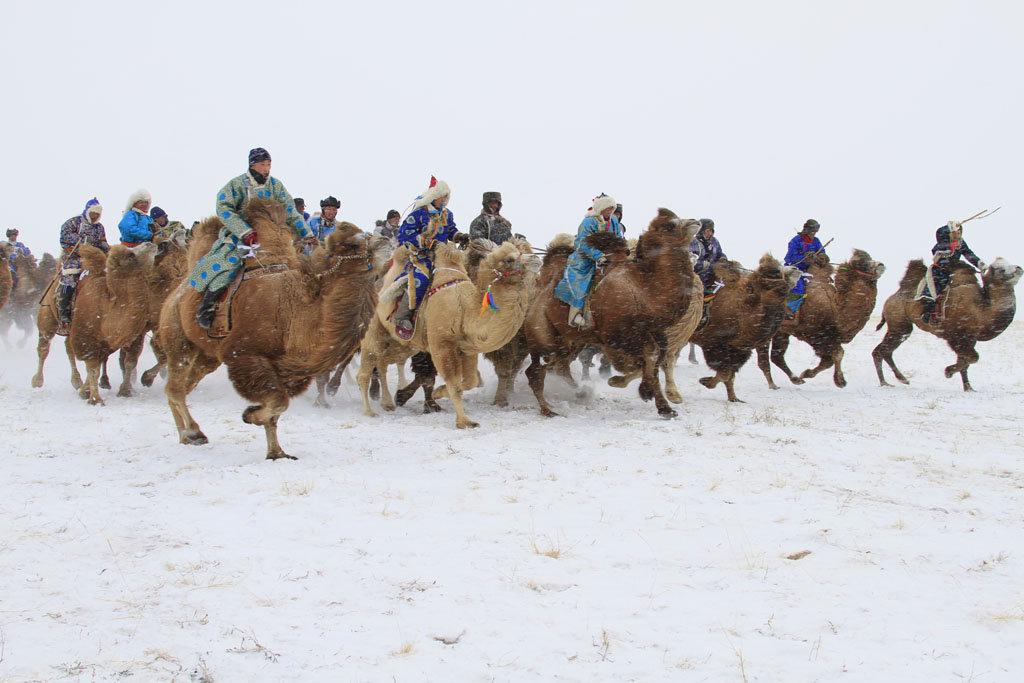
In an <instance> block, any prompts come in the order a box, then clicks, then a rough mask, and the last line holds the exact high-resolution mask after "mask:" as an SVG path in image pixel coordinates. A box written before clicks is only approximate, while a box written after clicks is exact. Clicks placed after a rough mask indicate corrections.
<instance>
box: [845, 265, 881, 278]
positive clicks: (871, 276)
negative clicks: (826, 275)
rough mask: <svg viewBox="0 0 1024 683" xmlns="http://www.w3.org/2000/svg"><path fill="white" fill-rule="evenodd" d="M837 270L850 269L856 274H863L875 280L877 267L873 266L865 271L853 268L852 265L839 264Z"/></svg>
mask: <svg viewBox="0 0 1024 683" xmlns="http://www.w3.org/2000/svg"><path fill="white" fill-rule="evenodd" d="M839 270H852V271H853V272H855V273H857V274H858V275H863V276H864V277H866V278H868V279H870V280H877V279H878V269H877V268H873V269H872V270H871V272H870V273H866V272H864V271H863V270H860V269H859V268H854V267H852V266H839Z"/></svg>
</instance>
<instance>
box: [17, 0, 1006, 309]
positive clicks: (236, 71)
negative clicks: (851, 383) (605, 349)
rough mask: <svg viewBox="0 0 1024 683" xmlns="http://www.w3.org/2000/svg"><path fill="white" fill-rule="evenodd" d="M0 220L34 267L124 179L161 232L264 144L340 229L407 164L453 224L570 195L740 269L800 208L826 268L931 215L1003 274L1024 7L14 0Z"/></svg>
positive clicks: (553, 213) (898, 259) (898, 256)
mask: <svg viewBox="0 0 1024 683" xmlns="http://www.w3.org/2000/svg"><path fill="white" fill-rule="evenodd" d="M4 11H5V21H4V22H3V24H2V25H0V57H2V58H3V63H4V64H5V65H6V68H5V69H4V71H3V75H2V76H0V79H2V82H3V91H4V93H6V94H7V97H5V105H4V106H3V107H2V111H0V117H2V121H3V124H4V125H3V130H4V133H5V134H4V144H3V152H4V157H3V164H2V165H0V181H2V186H3V188H4V189H5V190H6V201H5V202H4V211H3V214H2V217H0V221H2V224H3V227H4V228H6V227H10V226H17V227H18V228H19V229H20V230H21V232H22V235H21V237H22V240H23V241H25V242H27V243H28V244H29V246H30V247H32V248H33V249H34V250H35V251H37V252H42V251H44V250H48V251H55V250H56V248H57V234H58V228H59V226H60V224H61V223H62V222H63V221H64V220H66V219H67V218H68V217H69V216H72V215H74V214H76V213H79V212H80V211H81V210H82V207H83V206H84V204H85V201H86V200H87V199H89V198H91V197H92V196H94V195H95V196H97V197H98V198H99V199H100V201H101V202H102V204H103V205H104V207H105V212H104V218H103V222H104V224H105V226H106V228H107V234H108V237H110V238H111V239H112V240H114V239H116V236H117V228H116V226H117V222H118V220H119V219H120V216H121V211H122V209H123V207H124V202H125V200H126V199H127V197H128V195H129V194H130V193H131V192H132V191H133V190H135V189H136V188H138V187H146V188H148V189H149V190H150V191H151V192H152V194H153V198H154V202H155V203H156V204H157V205H159V206H161V207H163V208H164V209H166V210H167V211H168V212H169V213H170V214H171V217H172V218H174V219H178V220H182V221H183V222H184V223H186V225H188V224H191V221H192V220H194V219H197V218H201V217H204V216H207V215H209V214H211V213H212V212H213V208H214V196H215V193H216V191H217V190H218V189H219V188H220V187H221V186H222V185H223V183H224V182H226V181H227V180H228V179H229V178H231V177H233V176H235V175H238V174H239V173H241V172H243V171H244V169H245V165H246V153H247V151H248V150H249V149H250V148H251V147H254V146H263V147H266V148H267V149H269V150H270V152H271V154H272V155H273V157H274V169H273V174H274V175H275V176H276V177H278V178H279V179H281V180H282V181H283V182H284V183H285V185H286V186H287V187H288V189H289V190H290V191H291V192H292V193H293V194H294V195H297V196H302V197H304V198H305V199H306V201H307V206H309V207H314V208H315V207H316V206H317V203H318V201H319V199H321V198H322V197H325V196H326V195H328V194H333V195H335V196H337V197H339V198H340V199H341V202H342V209H341V214H340V217H341V218H344V219H348V220H352V221H353V222H355V223H356V224H357V225H359V226H360V227H363V228H364V229H370V228H372V227H373V220H374V219H376V218H382V217H383V216H384V214H385V212H386V211H387V210H388V209H390V208H397V209H399V210H402V209H404V208H405V207H406V206H407V205H408V204H409V202H410V201H411V200H412V198H413V197H415V196H416V195H417V194H418V193H419V192H420V191H421V190H422V189H423V188H424V187H425V186H426V183H427V181H428V179H429V177H430V174H432V173H433V174H435V175H437V176H438V177H439V178H443V179H445V180H447V181H448V183H449V184H450V185H451V186H452V190H453V194H452V204H451V208H452V209H453V211H454V212H455V215H456V221H457V223H458V224H459V225H460V226H461V227H463V228H467V229H468V226H469V222H470V220H472V218H473V217H474V216H475V215H476V214H477V213H478V211H479V207H480V195H481V193H482V192H483V191H485V190H492V189H495V190H500V191H501V192H502V193H503V196H504V202H505V209H504V213H505V214H506V215H507V216H508V217H509V218H510V219H511V220H512V221H513V224H514V227H515V229H516V230H517V231H518V232H522V233H524V234H526V235H527V237H529V238H531V240H532V241H534V242H535V243H544V242H546V241H547V240H548V239H549V238H550V237H552V236H553V235H554V234H555V233H557V232H575V229H576V227H577V225H578V224H579V221H580V218H581V217H582V214H583V213H584V211H585V210H586V208H587V206H588V203H589V200H590V199H591V198H592V197H593V196H594V195H595V194H597V193H599V192H607V193H609V194H611V195H613V196H615V197H616V199H617V200H618V201H620V202H621V203H623V204H624V205H625V223H626V225H627V226H628V227H629V230H630V234H632V235H636V234H637V233H638V232H639V231H640V230H642V229H643V228H644V227H645V226H646V224H647V222H648V221H649V220H650V218H651V217H652V216H653V215H654V212H655V210H656V208H657V207H658V206H667V207H669V208H671V209H673V210H674V211H676V212H677V213H679V214H680V215H684V216H693V217H700V216H710V217H712V218H714V219H715V222H716V225H717V228H718V233H717V234H718V237H719V238H720V239H721V241H722V243H723V247H724V248H725V251H726V253H727V254H728V255H729V256H731V257H732V258H738V259H739V260H741V261H743V262H744V263H746V264H748V265H750V264H753V262H754V261H755V260H756V258H757V257H758V256H760V254H762V253H764V252H765V251H768V250H771V251H772V252H773V253H775V254H776V255H777V256H781V255H782V254H783V253H784V250H785V245H786V243H787V241H788V240H789V239H790V238H791V237H792V235H793V234H794V230H796V229H797V228H798V227H799V226H800V225H801V224H802V223H803V221H804V220H805V219H806V218H808V217H814V218H817V219H818V220H819V221H820V222H821V224H822V231H821V233H820V236H821V237H822V239H823V241H825V240H828V239H830V238H833V237H834V238H835V242H834V243H833V244H832V246H830V247H829V252H830V253H831V254H832V255H833V259H834V260H841V259H845V258H846V257H847V256H848V255H849V252H850V249H851V248H852V247H854V246H857V247H861V248H866V249H867V250H868V251H870V252H871V254H872V255H873V256H875V258H878V259H881V260H883V261H885V262H886V264H887V265H888V266H889V269H890V271H889V274H888V275H887V276H886V278H885V280H883V284H882V288H883V289H882V294H883V296H884V295H886V294H887V293H888V292H889V290H891V289H893V288H894V287H895V281H896V279H897V278H898V275H899V274H900V273H902V271H903V269H904V267H905V264H906V261H907V260H908V259H909V258H914V257H920V256H923V255H924V254H926V253H927V252H928V250H929V249H930V247H931V245H932V242H933V238H934V231H935V228H937V227H938V226H939V225H941V224H943V223H944V222H945V221H946V220H947V219H950V218H961V219H962V218H965V217H967V216H969V215H971V214H973V213H975V212H977V211H980V210H981V209H985V208H989V209H993V208H995V207H996V206H999V205H1002V206H1003V209H1002V211H1000V212H999V213H998V214H997V215H996V216H994V217H993V218H991V219H990V220H987V221H983V222H978V223H971V224H969V225H968V229H967V231H966V233H965V237H966V239H967V241H968V243H969V244H970V245H971V246H972V247H973V248H974V249H975V251H976V252H978V254H979V256H981V258H982V259H984V260H986V261H991V260H992V259H993V258H995V257H996V256H1000V255H1001V256H1004V257H1007V258H1009V259H1010V260H1011V261H1014V262H1016V263H1021V262H1022V261H1024V238H1022V237H1021V228H1022V227H1024V226H1022V220H1021V219H1022V212H1024V208H1022V202H1021V201H1020V199H1021V187H1022V179H1024V178H1022V175H1024V174H1022V172H1021V165H1020V159H1021V157H1022V153H1024V134H1022V132H1021V125H1020V116H1021V111H1022V110H1024V90H1022V85H1021V79H1020V73H1019V72H1020V68H1021V64H1024V41H1022V40H1021V38H1020V37H1021V35H1022V34H1024V6H1022V5H1020V4H1019V3H1015V2H1009V1H1007V2H891V1H890V2H858V3H843V5H842V6H839V5H838V4H837V3H821V2H773V3H761V2H642V1H641V2H637V1H632V2H552V1H547V2H537V1H533V0H524V1H520V2H517V3H514V4H513V3H506V4H503V5H497V4H491V3H483V2H436V1H435V2H430V3H426V2H400V3H387V2H377V3H359V4H358V5H355V4H353V3H347V2H290V3H268V2H259V1H253V2H248V3H242V4H239V3H218V2H191V1H184V2H174V3H170V2H168V3H160V4H153V3H143V2H95V3H88V4H80V3H70V2H49V3H48V2H38V3H13V4H11V6H9V7H6V8H5V10H4Z"/></svg>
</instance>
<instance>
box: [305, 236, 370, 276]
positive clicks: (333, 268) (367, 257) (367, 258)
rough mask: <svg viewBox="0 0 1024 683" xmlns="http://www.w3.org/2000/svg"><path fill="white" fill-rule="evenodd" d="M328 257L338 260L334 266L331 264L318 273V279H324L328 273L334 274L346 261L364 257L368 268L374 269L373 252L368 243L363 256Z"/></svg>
mask: <svg viewBox="0 0 1024 683" xmlns="http://www.w3.org/2000/svg"><path fill="white" fill-rule="evenodd" d="M327 258H329V259H335V261H336V262H335V264H334V265H333V266H331V267H330V268H328V269H327V270H325V271H324V272H322V273H317V275H316V279H317V281H321V280H323V279H324V278H325V277H327V276H328V275H334V273H335V272H336V271H337V270H338V268H340V267H341V264H342V263H343V262H344V261H351V260H353V259H363V260H364V261H366V270H368V271H369V270H373V254H371V253H370V245H369V244H367V245H366V251H365V252H363V254H362V256H360V255H359V254H349V255H348V256H328V257H327Z"/></svg>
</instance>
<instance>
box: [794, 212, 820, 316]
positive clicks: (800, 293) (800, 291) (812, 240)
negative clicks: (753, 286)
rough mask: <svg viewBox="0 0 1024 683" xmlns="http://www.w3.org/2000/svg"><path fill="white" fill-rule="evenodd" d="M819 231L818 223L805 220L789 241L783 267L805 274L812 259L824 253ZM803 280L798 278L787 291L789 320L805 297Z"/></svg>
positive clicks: (801, 277)
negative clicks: (790, 267)
mask: <svg viewBox="0 0 1024 683" xmlns="http://www.w3.org/2000/svg"><path fill="white" fill-rule="evenodd" d="M820 229H821V224H820V223H818V221H816V220H814V219H813V218H808V219H807V221H806V222H805V223H804V227H803V230H801V231H800V232H799V233H797V234H796V235H795V236H794V237H793V239H791V240H790V241H789V250H788V251H787V252H786V259H785V262H784V263H785V265H787V266H796V267H797V268H799V269H800V270H801V271H803V272H804V273H806V272H807V269H808V268H810V266H811V263H812V262H813V261H814V257H815V256H817V255H818V254H824V253H825V247H824V246H822V244H821V240H819V239H818V238H817V234H818V230H820ZM804 278H805V276H804V275H801V276H800V280H799V281H798V282H797V283H796V286H795V287H793V289H791V290H789V296H787V297H786V308H787V309H789V310H788V311H787V312H786V317H787V318H789V319H790V320H792V319H793V318H795V317H796V312H797V309H799V308H800V305H801V304H802V303H803V302H804V297H805V296H807V294H806V292H807V285H806V283H805V282H804Z"/></svg>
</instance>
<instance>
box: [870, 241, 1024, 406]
mask: <svg viewBox="0 0 1024 683" xmlns="http://www.w3.org/2000/svg"><path fill="white" fill-rule="evenodd" d="M926 271H927V268H926V266H925V265H924V261H922V260H921V259H917V260H914V261H911V262H910V263H909V264H908V265H907V271H906V273H905V274H904V275H903V279H902V280H900V287H899V290H898V291H897V292H896V293H895V294H893V295H892V296H890V297H889V298H888V299H886V300H885V306H884V308H883V309H882V322H880V323H879V324H878V327H877V328H875V329H877V330H880V329H882V327H884V326H885V325H888V326H889V329H888V330H886V332H885V338H884V339H882V343H880V344H879V345H878V346H876V347H875V349H874V351H872V352H871V356H872V357H873V358H874V360H875V370H876V371H877V372H878V382H879V384H881V385H882V386H890V385H889V383H888V382H886V381H885V376H884V375H883V374H882V361H883V360H884V361H885V362H886V363H888V364H889V367H890V368H891V369H892V372H893V374H894V375H896V379H897V380H899V381H900V382H903V383H904V384H910V382H909V381H908V380H907V378H906V377H904V376H903V373H901V372H900V371H899V369H898V368H897V367H896V363H895V362H893V359H892V353H893V351H895V350H896V348H897V347H899V345H900V344H902V343H903V342H904V341H906V339H907V337H909V336H910V334H911V332H913V331H914V326H915V325H916V326H917V327H919V328H921V329H922V330H924V331H925V332H931V333H932V334H934V335H935V336H936V337H939V338H940V339H944V340H945V341H946V343H947V344H949V347H950V348H951V349H953V351H954V352H955V353H956V363H954V364H953V365H950V366H947V367H946V370H945V372H946V377H947V378H949V377H952V376H953V375H955V374H956V373H958V372H959V373H960V378H961V380H962V381H963V385H964V391H973V389H972V388H971V383H970V381H968V379H967V368H968V367H969V366H970V365H971V364H972V363H977V362H978V358H979V356H978V352H977V351H975V350H974V346H975V344H977V343H978V342H980V341H989V340H990V339H995V338H996V337H998V336H999V335H1000V334H1001V333H1002V332H1003V330H1005V329H1006V328H1007V327H1009V326H1010V323H1012V322H1013V316H1014V314H1015V313H1016V312H1017V297H1016V295H1015V294H1014V291H1013V289H1014V287H1016V285H1017V283H1018V282H1019V281H1020V279H1021V275H1022V274H1024V270H1022V269H1021V268H1020V267H1019V266H1015V265H1013V264H1011V263H1010V262H1009V261H1007V260H1006V259H1002V258H997V259H996V260H995V261H993V262H992V265H990V266H989V267H988V270H986V271H985V272H984V274H983V275H982V282H983V284H982V285H981V286H978V279H977V278H976V277H975V271H974V269H973V268H972V267H970V266H969V265H967V264H965V263H958V264H955V265H954V266H953V268H952V274H951V275H952V276H951V278H950V281H949V285H948V287H947V289H946V292H947V299H946V304H945V315H944V316H943V318H942V320H940V321H938V322H937V323H934V324H932V323H924V322H923V321H922V320H921V312H922V309H923V307H924V304H923V303H922V302H921V301H915V300H914V296H915V294H916V290H917V285H918V283H919V282H920V281H921V278H923V277H924V276H925V272H926ZM939 305H940V306H941V305H942V304H941V303H940V304H939ZM932 319H933V320H934V319H935V318H934V316H933V318H932Z"/></svg>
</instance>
